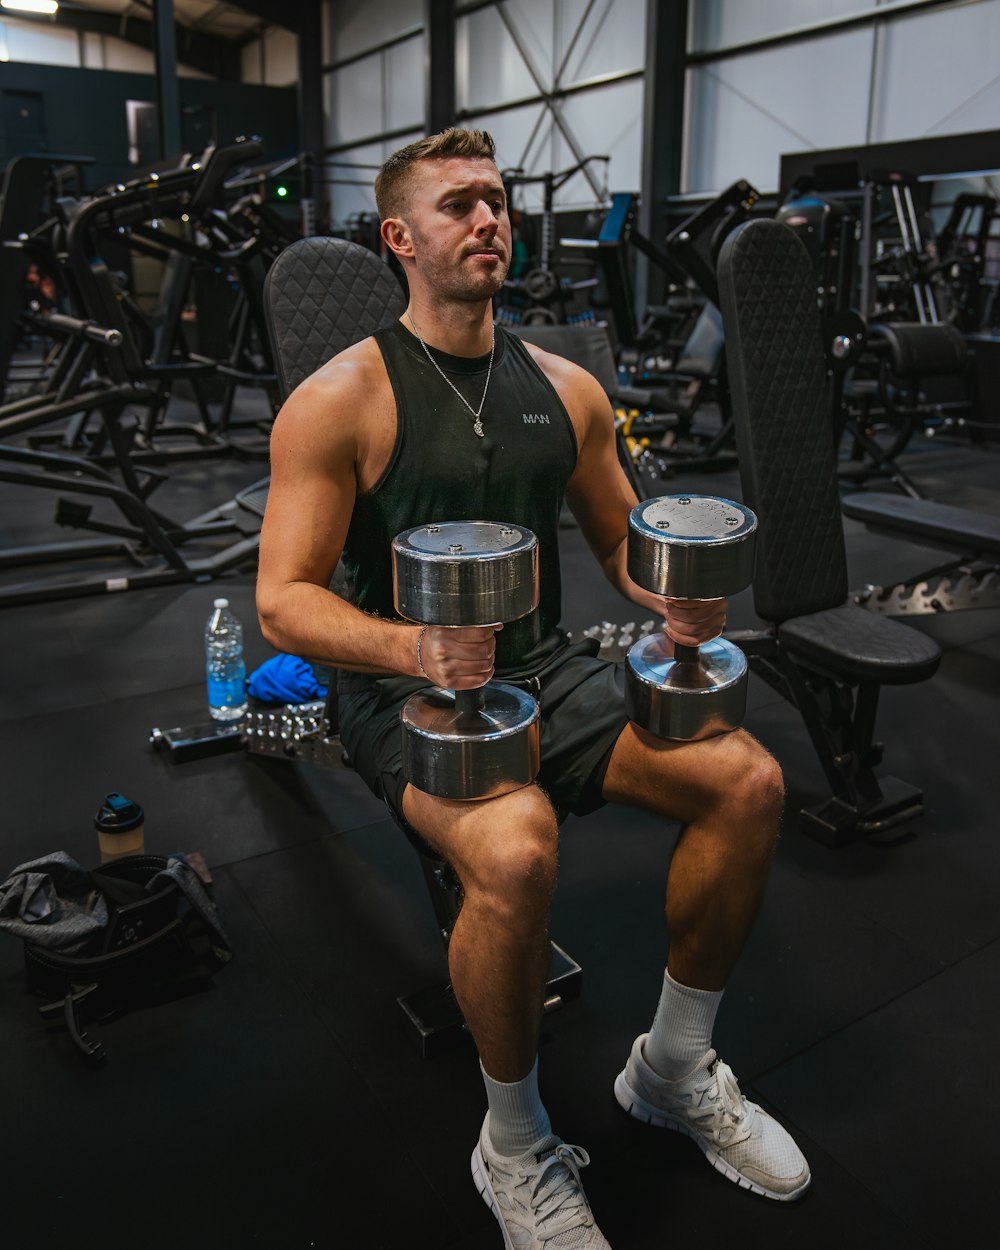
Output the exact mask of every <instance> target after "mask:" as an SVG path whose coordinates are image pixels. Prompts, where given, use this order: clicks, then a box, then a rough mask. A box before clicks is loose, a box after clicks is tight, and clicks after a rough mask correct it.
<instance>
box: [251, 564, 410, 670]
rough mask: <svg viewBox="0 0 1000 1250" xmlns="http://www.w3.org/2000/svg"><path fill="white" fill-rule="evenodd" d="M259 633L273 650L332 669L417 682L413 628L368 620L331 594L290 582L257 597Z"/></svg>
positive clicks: (389, 622) (378, 619)
mask: <svg viewBox="0 0 1000 1250" xmlns="http://www.w3.org/2000/svg"><path fill="white" fill-rule="evenodd" d="M257 614H258V619H259V621H260V628H261V633H262V634H263V635H264V638H265V639H266V641H267V642H268V643H270V645H271V646H272V647H274V648H275V649H276V650H278V651H283V652H285V653H286V654H288V655H297V656H301V657H302V658H303V659H308V660H314V661H317V662H319V663H322V664H327V665H330V666H331V667H333V668H342V669H348V670H350V671H353V672H362V673H401V674H404V675H407V676H412V677H418V676H420V669H419V666H418V665H417V635H418V634H419V632H420V627H419V626H418V625H410V624H407V623H406V622H403V621H391V620H385V619H383V618H382V617H377V616H370V615H369V614H368V613H366V612H362V611H361V610H360V608H356V607H355V606H354V605H353V604H352V603H348V602H347V600H346V599H342V598H340V596H339V595H335V594H334V593H333V592H332V591H329V590H326V589H324V588H323V587H322V586H315V585H313V584H312V583H310V582H293V583H290V584H289V585H287V586H285V587H284V588H283V589H282V590H281V592H280V594H277V595H273V596H268V595H266V594H258V603H257Z"/></svg>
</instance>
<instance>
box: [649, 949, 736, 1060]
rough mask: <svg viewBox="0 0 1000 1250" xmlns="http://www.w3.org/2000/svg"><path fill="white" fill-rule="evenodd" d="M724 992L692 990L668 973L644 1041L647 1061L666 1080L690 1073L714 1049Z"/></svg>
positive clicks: (664, 976) (664, 975)
mask: <svg viewBox="0 0 1000 1250" xmlns="http://www.w3.org/2000/svg"><path fill="white" fill-rule="evenodd" d="M722 994H723V991H722V990H695V989H691V987H690V986H687V985H681V984H679V982H677V981H675V980H674V979H673V977H672V976H671V975H670V973H669V972H664V974H663V993H662V994H661V995H660V1001H659V1004H658V1005H657V1008H656V1015H655V1016H654V1017H653V1027H652V1028H651V1029H650V1030H649V1036H648V1037H647V1038H646V1040H645V1041H644V1042H643V1044H642V1053H643V1057H644V1058H645V1060H646V1062H647V1063H648V1064H649V1066H650V1067H651V1068H652V1069H653V1071H654V1072H656V1073H658V1074H659V1075H660V1076H662V1077H663V1079H664V1080H666V1081H678V1080H680V1078H681V1077H682V1076H687V1074H688V1073H689V1072H693V1071H694V1069H695V1066H696V1065H697V1064H698V1062H699V1061H700V1060H701V1059H703V1058H704V1056H705V1052H706V1051H708V1050H710V1049H711V1046H712V1029H713V1028H714V1027H715V1013H716V1012H717V1011H718V1010H719V1003H720V1002H721V1001H722Z"/></svg>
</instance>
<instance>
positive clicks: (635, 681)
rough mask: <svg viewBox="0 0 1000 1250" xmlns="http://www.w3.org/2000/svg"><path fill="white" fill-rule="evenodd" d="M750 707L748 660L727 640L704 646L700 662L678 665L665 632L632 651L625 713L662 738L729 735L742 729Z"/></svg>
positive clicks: (688, 739)
mask: <svg viewBox="0 0 1000 1250" xmlns="http://www.w3.org/2000/svg"><path fill="white" fill-rule="evenodd" d="M746 706H747V661H746V656H745V655H744V654H743V652H742V651H741V650H740V648H739V647H737V646H734V645H733V643H731V642H728V641H727V640H726V639H725V638H713V639H712V640H711V641H710V642H703V643H702V644H701V646H700V647H699V648H698V661H697V663H681V662H678V661H677V660H675V659H674V657H673V655H672V654H671V644H670V640H669V638H667V636H666V635H665V634H664V633H662V632H661V633H657V634H650V635H649V636H648V637H646V638H640V639H639V641H638V642H636V643H635V644H634V645H633V646H632V647H631V649H630V650H629V653H628V661H627V663H626V665H625V710H626V712H627V713H628V716H629V719H630V720H633V721H635V722H636V723H637V724H639V725H642V726H643V727H644V728H646V729H648V730H649V732H650V733H652V734H655V735H656V736H657V737H659V738H676V739H678V740H679V741H682V742H693V741H696V740H697V739H699V738H712V737H715V736H716V735H717V734H723V733H728V732H729V731H730V730H731V729H736V728H737V727H738V726H739V725H740V724H742V722H743V717H744V716H745V715H746Z"/></svg>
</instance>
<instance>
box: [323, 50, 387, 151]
mask: <svg viewBox="0 0 1000 1250" xmlns="http://www.w3.org/2000/svg"><path fill="white" fill-rule="evenodd" d="M326 92H327V95H326V101H327V103H326V110H325V111H326V115H327V118H328V119H329V125H328V129H327V142H328V143H331V144H341V143H351V142H352V141H353V140H355V139H367V138H369V137H370V136H371V135H374V134H379V133H380V132H381V131H382V130H385V129H387V127H386V125H385V118H384V116H383V111H382V58H381V55H378V54H376V55H375V56H370V57H365V59H364V60H363V61H352V62H351V64H350V65H345V66H344V68H343V69H338V70H335V71H334V72H333V73H330V74H327V75H326Z"/></svg>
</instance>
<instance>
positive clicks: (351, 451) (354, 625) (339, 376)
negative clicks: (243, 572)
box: [257, 349, 420, 676]
mask: <svg viewBox="0 0 1000 1250" xmlns="http://www.w3.org/2000/svg"><path fill="white" fill-rule="evenodd" d="M371 368H372V366H371V364H370V363H369V362H368V361H367V360H366V359H365V357H364V354H363V352H359V351H358V349H353V350H351V351H350V352H349V353H347V354H346V356H345V357H344V358H338V360H337V361H335V362H333V363H331V364H328V365H326V366H324V367H323V368H322V369H320V370H319V371H318V372H317V373H315V374H314V375H313V376H312V377H311V378H308V379H307V380H306V381H305V382H303V383H302V385H301V386H299V387H298V388H297V389H296V390H295V391H294V392H293V394H292V395H291V396H289V398H288V400H287V401H286V402H285V404H284V406H283V407H282V409H281V412H280V413H279V415H278V417H277V419H276V420H275V423H274V429H273V432H272V435H271V483H270V487H269V490H268V498H267V508H266V510H265V515H264V523H263V527H262V529H261V535H260V559H259V569H258V575H257V614H258V618H259V620H260V627H261V632H262V633H263V635H264V637H265V639H266V640H267V641H268V642H269V643H270V644H271V646H273V647H275V648H276V649H277V650H278V651H283V652H286V653H287V654H290V655H298V656H303V657H305V658H308V659H310V660H318V661H321V662H323V663H325V664H330V665H332V666H334V667H336V668H343V669H354V670H357V671H361V672H382V673H385V672H394V673H403V674H408V675H411V676H419V675H420V669H419V667H418V665H417V635H418V633H419V627H417V626H415V625H409V624H406V623H402V622H399V621H387V620H383V619H381V618H378V617H374V616H369V615H368V614H367V613H365V612H362V611H360V610H359V609H358V608H356V607H354V605H353V604H350V603H348V602H347V601H346V600H344V599H342V598H340V596H338V595H336V594H334V593H333V592H332V591H330V590H329V585H330V579H331V578H332V576H333V571H334V569H335V568H336V565H337V561H338V560H339V559H340V554H341V552H342V551H343V547H344V541H345V539H346V536H347V530H348V526H349V525H350V520H351V512H352V510H353V507H354V499H355V494H356V491H357V477H356V473H357V465H358V463H359V461H360V458H361V456H362V455H363V454H364V448H363V446H362V444H361V442H360V441H359V440H360V439H363V438H364V436H365V422H364V418H363V417H360V418H359V413H363V412H364V411H366V409H367V408H368V404H369V403H370V402H371V395H372V391H373V389H375V388H373V387H372V385H371V378H370V377H369V376H368V375H369V374H370V372H371Z"/></svg>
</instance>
